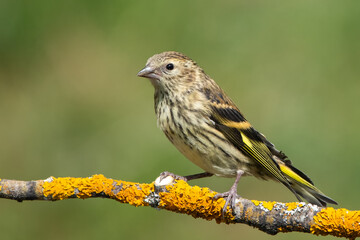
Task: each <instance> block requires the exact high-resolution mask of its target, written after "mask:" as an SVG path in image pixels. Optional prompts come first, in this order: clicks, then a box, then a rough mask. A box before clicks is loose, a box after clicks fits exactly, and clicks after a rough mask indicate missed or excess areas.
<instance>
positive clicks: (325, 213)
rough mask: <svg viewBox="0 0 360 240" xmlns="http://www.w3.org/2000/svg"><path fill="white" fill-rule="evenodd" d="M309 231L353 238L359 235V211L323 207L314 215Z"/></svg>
mask: <svg viewBox="0 0 360 240" xmlns="http://www.w3.org/2000/svg"><path fill="white" fill-rule="evenodd" d="M313 220H314V224H312V225H311V227H310V231H311V233H313V234H316V235H328V234H330V235H333V236H337V237H347V238H350V239H355V238H356V237H360V211H349V210H347V209H344V208H340V209H334V208H330V207H329V208H324V209H322V210H321V211H320V212H319V213H317V214H316V215H315V216H314V219H313Z"/></svg>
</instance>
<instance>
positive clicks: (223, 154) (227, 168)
mask: <svg viewBox="0 0 360 240" xmlns="http://www.w3.org/2000/svg"><path fill="white" fill-rule="evenodd" d="M169 139H170V141H171V142H172V143H173V144H174V145H175V147H176V148H177V149H178V150H179V151H180V152H181V153H182V154H183V155H184V156H185V157H186V158H188V159H189V160H190V161H191V162H193V163H194V164H196V165H197V166H198V167H200V168H202V169H203V170H205V171H206V172H209V173H212V174H215V175H217V176H222V177H235V176H236V172H237V170H240V169H241V170H243V171H244V172H245V175H252V172H254V170H255V169H253V168H255V166H253V161H251V159H249V158H248V157H247V156H245V155H243V154H242V153H241V152H240V151H239V150H237V149H236V148H235V147H233V146H232V145H231V144H230V143H228V142H222V141H220V140H219V141H218V142H217V141H216V139H211V138H209V139H210V141H209V139H208V138H204V137H202V136H201V135H194V137H188V138H187V140H186V142H185V141H184V139H182V138H181V137H178V136H171V137H169ZM211 142H212V143H211Z"/></svg>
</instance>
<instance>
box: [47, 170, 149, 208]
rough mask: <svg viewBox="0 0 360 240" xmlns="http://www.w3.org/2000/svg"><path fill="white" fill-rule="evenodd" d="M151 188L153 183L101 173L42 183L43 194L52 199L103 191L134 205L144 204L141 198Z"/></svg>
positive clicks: (90, 194)
mask: <svg viewBox="0 0 360 240" xmlns="http://www.w3.org/2000/svg"><path fill="white" fill-rule="evenodd" d="M116 188H118V191H116ZM153 189H154V186H153V184H139V183H131V182H125V181H115V180H112V179H109V178H106V177H104V176H103V175H101V174H99V175H93V176H92V177H89V178H72V177H65V178H52V181H46V182H44V184H43V194H44V196H45V197H48V196H51V198H52V199H54V200H62V199H67V198H69V197H71V196H74V195H75V196H76V197H78V198H82V199H85V198H89V197H91V196H94V195H97V194H100V193H103V194H105V195H106V196H108V197H109V198H114V199H117V200H118V201H121V202H126V203H129V204H131V205H134V206H141V205H145V204H146V203H145V202H144V201H143V200H144V199H145V197H146V196H147V195H148V194H150V192H151V191H153Z"/></svg>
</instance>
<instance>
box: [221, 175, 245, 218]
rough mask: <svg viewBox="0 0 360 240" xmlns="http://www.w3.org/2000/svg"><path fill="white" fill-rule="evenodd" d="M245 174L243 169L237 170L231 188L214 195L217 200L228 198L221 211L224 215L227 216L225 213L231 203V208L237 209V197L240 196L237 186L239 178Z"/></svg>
mask: <svg viewBox="0 0 360 240" xmlns="http://www.w3.org/2000/svg"><path fill="white" fill-rule="evenodd" d="M243 174H244V171H243V170H237V171H236V179H235V182H234V184H233V185H232V186H231V188H230V190H229V191H228V192H224V193H218V194H216V195H215V196H214V199H215V200H217V199H219V198H226V202H225V205H224V207H223V209H222V213H221V216H222V217H224V216H225V213H226V212H227V207H228V205H229V203H230V210H234V209H235V203H236V199H237V198H239V197H240V196H239V195H238V194H237V186H238V183H239V180H240V178H241V176H242V175H243Z"/></svg>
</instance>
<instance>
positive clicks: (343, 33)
mask: <svg viewBox="0 0 360 240" xmlns="http://www.w3.org/2000/svg"><path fill="white" fill-rule="evenodd" d="M359 24H360V2H359V1H355V0H354V1H347V0H345V1H332V0H330V1H329V0H320V1H309V0H305V1H286V0H283V1H253V0H247V1H234V0H226V1H218V2H215V1H214V2H211V1H205V0H202V1H189V0H184V1H176V2H175V1H160V0H159V1H158V0H153V1H145V0H143V1H110V0H106V1H85V0H81V1H45V0H43V1H12V0H1V1H0V159H1V168H0V177H1V178H7V179H19V180H32V179H44V178H47V177H48V176H56V177H65V176H74V177H86V176H90V175H92V174H96V173H102V174H104V175H105V176H107V177H111V178H115V179H123V180H128V181H137V182H152V181H153V180H154V179H155V178H156V177H157V176H158V174H159V173H160V172H162V171H165V170H168V171H172V172H175V173H177V174H182V175H186V174H191V173H198V172H200V171H201V170H200V169H199V168H197V167H196V166H195V165H193V164H192V163H190V161H188V160H186V159H185V158H184V157H183V156H182V155H181V154H180V153H178V152H177V150H176V149H175V148H174V147H173V146H172V145H171V144H170V143H169V142H168V140H167V139H166V138H165V136H164V135H163V133H162V132H161V131H160V130H159V129H158V128H157V127H156V119H155V114H154V110H153V87H152V86H151V84H150V83H149V82H148V81H147V80H146V79H140V78H138V77H136V73H137V72H138V71H139V70H140V69H141V68H142V67H143V66H144V65H145V62H146V60H147V58H149V57H150V56H152V55H153V54H155V53H159V52H162V51H167V50H176V51H180V52H183V53H185V54H187V55H188V56H190V57H191V58H193V59H194V60H196V61H197V62H198V63H199V65H200V66H202V67H203V68H204V69H205V71H206V72H207V73H208V74H209V75H210V76H211V77H213V78H214V79H215V80H216V81H217V82H218V83H219V84H220V85H221V86H222V87H223V89H225V91H226V92H227V93H228V94H229V95H230V96H231V97H232V99H233V100H234V101H235V102H236V103H237V104H238V106H239V107H240V108H241V109H242V111H243V112H244V113H245V116H246V117H247V118H248V119H249V120H250V121H251V122H252V123H253V125H254V126H255V127H256V128H257V129H258V130H259V131H261V132H263V133H264V134H265V135H266V136H267V137H268V138H269V139H270V140H271V141H272V142H274V143H275V144H276V146H277V147H278V148H279V149H281V150H284V151H285V153H286V154H287V155H288V156H289V157H290V158H291V159H292V161H293V163H294V164H295V166H297V167H298V168H299V169H301V170H303V171H304V172H306V173H307V174H308V175H309V176H310V177H311V178H312V179H313V180H314V182H315V183H316V185H317V186H318V187H319V188H320V189H321V190H322V191H324V192H325V193H326V194H327V195H329V196H330V197H332V198H334V199H335V200H337V201H338V202H339V204H340V206H339V207H345V208H348V209H359V208H360V205H359V201H357V199H358V198H359V197H360V193H359V192H360V191H359V187H360V176H359V168H360V162H359V155H358V154H357V151H358V149H359V146H358V145H359V140H358V136H359V135H360V127H359V122H360V109H359V100H360V99H359V96H360V81H359V76H360V67H359V62H360V28H359ZM232 182H233V179H222V178H217V177H212V178H208V179H202V180H197V181H194V182H191V184H196V185H200V186H208V187H210V188H211V189H213V190H216V191H226V190H228V189H229V187H230V186H231V184H232ZM239 192H240V194H241V195H242V196H244V197H246V198H250V199H257V200H277V201H294V200H296V199H295V197H294V196H293V195H292V193H291V192H289V191H288V190H287V189H286V188H285V187H283V186H282V185H281V184H278V183H272V182H264V181H260V180H257V179H254V178H245V179H242V180H241V181H240V186H239ZM0 201H1V204H0V212H1V215H2V218H1V220H0V226H1V227H0V229H1V237H2V239H39V240H41V239H89V240H91V239H101V238H112V239H120V238H126V239H127V238H129V239H138V238H151V239H152V238H157V239H169V238H171V239H174V240H175V239H184V238H190V239H191V238H200V239H205V238H206V239H219V238H221V237H224V236H226V239H235V238H236V239H237V238H241V239H249V238H256V239H269V238H270V236H269V235H266V234H264V233H262V232H260V231H258V230H256V229H253V228H251V227H248V226H246V225H240V224H237V225H224V224H220V225H219V224H216V223H215V222H207V221H204V220H199V219H193V218H192V217H189V216H185V215H180V214H175V213H171V212H166V211H156V210H154V209H152V208H150V207H142V208H134V207H132V206H129V205H125V204H119V203H117V202H115V201H110V200H106V199H89V200H85V201H82V200H68V201H60V202H38V201H35V202H23V203H17V202H15V201H10V200H4V199H2V200H0ZM304 237H306V238H307V239H315V237H313V236H310V235H309V234H307V235H305V234H300V233H289V234H279V235H278V236H276V239H303V238H304ZM274 239H275V238H274Z"/></svg>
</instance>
